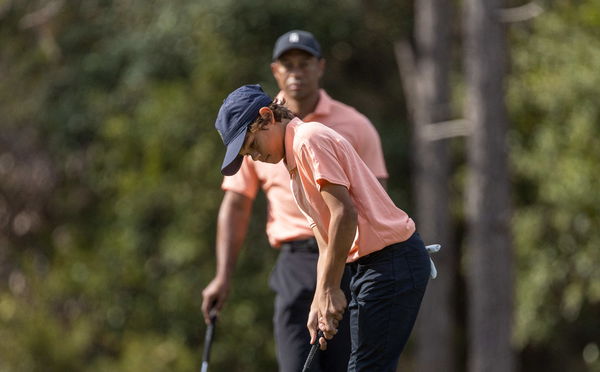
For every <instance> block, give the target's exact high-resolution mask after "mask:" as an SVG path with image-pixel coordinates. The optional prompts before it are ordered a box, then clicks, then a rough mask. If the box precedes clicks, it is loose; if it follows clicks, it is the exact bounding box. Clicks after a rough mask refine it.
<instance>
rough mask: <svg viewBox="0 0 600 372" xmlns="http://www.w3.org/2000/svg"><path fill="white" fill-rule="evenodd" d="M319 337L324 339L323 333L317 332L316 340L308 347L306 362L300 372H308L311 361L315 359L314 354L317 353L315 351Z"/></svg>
mask: <svg viewBox="0 0 600 372" xmlns="http://www.w3.org/2000/svg"><path fill="white" fill-rule="evenodd" d="M321 337H324V336H323V331H321V330H319V331H318V332H317V340H316V341H315V343H314V344H312V346H311V347H310V351H309V352H308V357H306V362H304V367H303V368H302V372H308V371H309V370H310V366H311V365H312V362H313V359H314V358H315V354H316V353H317V350H319V338H321Z"/></svg>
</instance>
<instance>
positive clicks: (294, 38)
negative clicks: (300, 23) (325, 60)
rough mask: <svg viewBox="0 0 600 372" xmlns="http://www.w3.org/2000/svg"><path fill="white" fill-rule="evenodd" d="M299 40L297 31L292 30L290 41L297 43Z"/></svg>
mask: <svg viewBox="0 0 600 372" xmlns="http://www.w3.org/2000/svg"><path fill="white" fill-rule="evenodd" d="M299 41H300V36H299V35H298V33H297V32H292V33H291V34H290V43H297V42H299Z"/></svg>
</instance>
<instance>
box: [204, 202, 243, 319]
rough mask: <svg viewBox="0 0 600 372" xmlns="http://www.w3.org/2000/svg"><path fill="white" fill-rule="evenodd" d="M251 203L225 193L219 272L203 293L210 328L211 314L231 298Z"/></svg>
mask: <svg viewBox="0 0 600 372" xmlns="http://www.w3.org/2000/svg"><path fill="white" fill-rule="evenodd" d="M252 202H253V201H252V199H250V198H249V197H247V196H245V195H242V194H239V193H237V192H233V191H226V192H225V196H224V197H223V201H222V202H221V207H220V209H219V216H218V219H217V242H216V249H215V251H216V256H217V268H216V274H215V277H214V278H213V280H212V281H211V282H210V283H209V284H208V285H207V286H206V288H204V290H203V291H202V313H203V315H204V320H205V321H206V323H207V324H208V323H209V321H210V312H211V311H213V310H216V311H217V312H218V311H220V310H221V309H222V307H223V304H224V303H225V300H226V299H227V296H228V294H229V287H230V280H231V276H232V273H233V271H234V269H235V265H236V263H237V259H238V256H239V253H240V250H241V248H242V244H243V243H244V239H245V237H246V232H247V231H248V223H249V221H250V212H251V211H252Z"/></svg>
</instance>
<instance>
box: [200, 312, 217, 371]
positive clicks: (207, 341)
mask: <svg viewBox="0 0 600 372" xmlns="http://www.w3.org/2000/svg"><path fill="white" fill-rule="evenodd" d="M216 323H217V314H216V312H212V314H211V315H210V324H209V325H208V327H206V334H205V335H204V352H203V353H202V368H201V369H200V372H207V371H208V360H209V358H210V347H211V346H212V342H213V338H214V336H215V325H216Z"/></svg>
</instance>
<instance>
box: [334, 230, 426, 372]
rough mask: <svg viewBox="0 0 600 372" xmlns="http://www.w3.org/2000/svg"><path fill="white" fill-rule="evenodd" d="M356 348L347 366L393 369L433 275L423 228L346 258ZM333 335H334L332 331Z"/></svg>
mask: <svg viewBox="0 0 600 372" xmlns="http://www.w3.org/2000/svg"><path fill="white" fill-rule="evenodd" d="M347 266H349V267H350V269H351V273H352V278H351V282H350V292H351V301H350V304H349V306H348V310H349V311H348V312H349V314H345V317H346V316H349V317H350V332H351V335H352V353H351V355H350V361H349V364H348V371H349V372H394V371H396V367H397V365H398V359H399V358H400V353H401V352H402V350H403V349H404V346H405V345H406V342H407V341H408V336H409V335H410V332H411V330H412V328H413V325H414V324H415V320H416V318H417V313H418V311H419V307H420V306H421V300H422V299H423V295H424V294H425V288H426V287H427V282H428V280H429V274H430V269H431V267H430V263H429V255H428V254H427V251H426V250H425V245H424V244H423V241H422V240H421V238H420V236H419V234H417V233H415V234H413V235H412V236H411V237H410V238H409V239H408V240H406V241H404V242H402V243H397V244H393V245H390V246H388V247H386V248H384V249H382V250H380V251H377V252H374V253H371V254H370V255H367V256H364V257H362V258H360V259H359V260H357V261H356V262H353V263H351V264H348V265H347ZM334 339H335V337H334Z"/></svg>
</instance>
